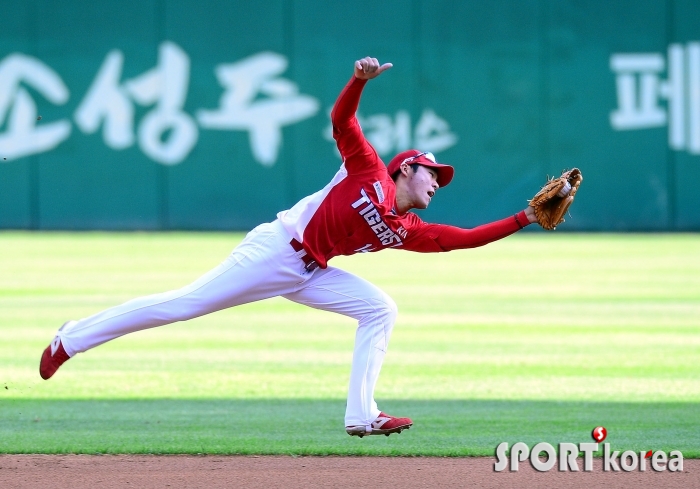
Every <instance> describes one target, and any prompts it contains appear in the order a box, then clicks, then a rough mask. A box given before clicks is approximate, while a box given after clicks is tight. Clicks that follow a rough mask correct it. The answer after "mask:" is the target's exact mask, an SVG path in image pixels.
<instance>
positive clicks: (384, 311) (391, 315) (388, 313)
mask: <svg viewBox="0 0 700 489" xmlns="http://www.w3.org/2000/svg"><path fill="white" fill-rule="evenodd" d="M380 304H381V305H380V307H379V309H380V314H381V316H382V317H383V318H384V322H385V323H387V325H388V327H389V328H391V327H393V326H394V322H395V321H396V316H398V314H399V307H398V306H397V305H396V302H394V299H392V298H391V297H389V296H388V295H386V294H384V296H383V297H382V299H381V301H380Z"/></svg>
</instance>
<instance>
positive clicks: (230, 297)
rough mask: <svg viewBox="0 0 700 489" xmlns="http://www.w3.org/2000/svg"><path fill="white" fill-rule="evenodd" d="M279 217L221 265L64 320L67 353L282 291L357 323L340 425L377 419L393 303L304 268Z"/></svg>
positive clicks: (333, 274)
mask: <svg viewBox="0 0 700 489" xmlns="http://www.w3.org/2000/svg"><path fill="white" fill-rule="evenodd" d="M290 240H291V237H290V236H289V234H288V233H287V231H286V230H285V229H284V227H283V226H282V225H281V223H280V222H279V221H274V222H271V223H266V224H261V225H260V226H258V227H256V228H255V229H253V230H252V231H251V232H250V233H248V235H247V236H246V237H245V239H244V240H243V241H242V242H241V244H240V245H238V246H237V247H236V248H235V249H234V250H233V251H232V252H231V254H230V255H229V257H228V258H227V259H226V260H225V261H224V262H223V263H221V264H220V265H219V266H217V267H216V268H214V269H213V270H211V271H210V272H208V273H206V274H205V275H203V276H202V277H200V278H199V279H197V280H195V281H194V282H193V283H191V284H190V285H187V286H185V287H183V288H181V289H178V290H173V291H170V292H164V293H161V294H155V295H150V296H146V297H140V298H138V299H133V300H131V301H128V302H126V303H124V304H122V305H120V306H116V307H112V308H110V309H106V310H104V311H102V312H99V313H97V314H95V315H93V316H90V317H87V318H84V319H81V320H80V321H74V322H71V323H68V324H66V325H65V326H64V327H63V328H62V329H61V330H59V332H58V336H59V337H60V338H61V342H62V343H63V347H64V349H65V350H66V353H68V355H70V356H74V355H75V354H77V353H80V352H83V351H86V350H89V349H90V348H94V347H96V346H98V345H101V344H102V343H105V342H107V341H109V340H112V339H114V338H118V337H119V336H122V335H125V334H127V333H132V332H134V331H140V330H143V329H147V328H153V327H156V326H162V325H165V324H170V323H173V322H176V321H186V320H188V319H192V318H195V317H198V316H203V315H204V314H209V313H212V312H215V311H219V310H221V309H225V308H228V307H233V306H237V305H239V304H245V303H248V302H253V301H258V300H261V299H266V298H268V297H274V296H283V297H285V298H287V299H289V300H292V301H294V302H298V303H300V304H305V305H307V306H310V307H314V308H317V309H323V310H325V311H333V312H337V313H339V314H343V315H345V316H350V317H352V318H355V319H357V320H358V327H357V332H356V335H355V348H354V353H353V360H352V369H351V371H350V385H349V390H348V402H347V410H346V413H345V425H346V426H361V425H364V426H366V427H368V428H369V426H370V425H371V423H372V421H374V420H375V419H376V418H377V416H379V413H380V411H379V409H378V408H377V403H376V402H375V401H374V388H375V385H376V383H377V378H378V377H379V371H380V369H381V366H382V362H383V361H384V355H385V353H386V348H387V345H388V343H389V338H390V336H391V331H392V328H393V325H394V321H395V319H396V313H397V309H396V304H395V303H394V301H393V300H392V299H391V298H390V297H389V296H388V295H387V294H385V293H384V292H382V291H381V290H380V289H379V288H377V287H376V286H374V285H372V284H371V283H369V282H367V281H366V280H364V279H361V278H359V277H357V276H355V275H353V274H351V273H348V272H345V271H343V270H340V269H337V268H333V267H328V268H326V269H325V270H324V269H321V268H317V269H316V270H313V271H311V272H307V271H306V270H305V268H304V266H305V265H304V262H303V261H302V260H301V258H300V257H301V256H302V255H303V254H304V251H303V250H302V251H300V252H295V251H294V249H293V248H292V246H291V245H290V244H289V242H290Z"/></svg>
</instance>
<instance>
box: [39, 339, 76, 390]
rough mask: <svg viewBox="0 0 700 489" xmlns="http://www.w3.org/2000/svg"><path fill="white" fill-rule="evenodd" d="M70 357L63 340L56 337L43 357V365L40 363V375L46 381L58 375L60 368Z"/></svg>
mask: <svg viewBox="0 0 700 489" xmlns="http://www.w3.org/2000/svg"><path fill="white" fill-rule="evenodd" d="M69 358H70V357H69V356H68V353H66V350H64V349H63V344H61V338H60V337H58V336H56V337H55V338H54V339H53V341H52V342H51V344H50V345H49V346H47V347H46V350H44V354H43V355H41V363H39V375H41V378H42V379H44V380H49V379H50V378H51V376H53V374H55V373H56V370H58V367H60V366H61V365H63V364H64V363H65V362H66V360H68V359H69Z"/></svg>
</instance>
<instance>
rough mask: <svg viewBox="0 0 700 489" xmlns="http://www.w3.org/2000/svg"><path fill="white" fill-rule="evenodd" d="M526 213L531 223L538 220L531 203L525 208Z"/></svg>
mask: <svg viewBox="0 0 700 489" xmlns="http://www.w3.org/2000/svg"><path fill="white" fill-rule="evenodd" d="M525 215H526V216H527V220H528V221H530V224H532V223H535V222H537V216H536V215H535V208H534V207H532V206H531V205H529V206H527V208H526V209H525Z"/></svg>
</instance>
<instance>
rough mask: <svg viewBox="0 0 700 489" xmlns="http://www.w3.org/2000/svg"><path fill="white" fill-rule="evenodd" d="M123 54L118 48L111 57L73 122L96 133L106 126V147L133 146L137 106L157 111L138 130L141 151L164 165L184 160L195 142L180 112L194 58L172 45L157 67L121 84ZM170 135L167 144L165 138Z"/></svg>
mask: <svg viewBox="0 0 700 489" xmlns="http://www.w3.org/2000/svg"><path fill="white" fill-rule="evenodd" d="M123 64H124V55H123V54H122V53H121V52H120V51H118V50H114V51H112V52H110V53H109V54H108V55H107V58H106V59H105V61H104V63H103V64H102V67H101V68H100V71H99V73H98V75H97V76H96V77H95V80H94V82H93V83H92V86H91V87H90V89H89V90H88V93H87V95H86V96H85V98H84V99H83V101H82V102H81V104H80V106H79V107H78V109H77V110H76V112H75V122H76V124H77V125H78V127H80V129H82V130H83V131H84V132H86V133H88V134H92V133H94V132H96V131H97V130H98V129H99V127H100V125H101V124H102V125H103V138H104V141H105V143H106V144H107V145H108V146H109V147H111V148H114V149H124V148H128V147H129V146H131V145H133V144H134V129H133V127H134V105H133V102H134V101H135V102H137V103H138V104H139V105H142V106H150V105H153V104H155V107H154V108H153V109H152V110H150V111H149V112H148V113H147V114H146V115H145V116H144V118H143V119H142V121H141V123H140V124H139V128H138V142H139V147H140V148H141V150H142V151H143V152H144V153H145V154H146V155H147V156H149V157H150V158H152V159H153V160H155V161H157V162H159V163H163V164H166V165H174V164H177V163H180V162H182V161H183V160H184V159H185V158H186V157H187V155H188V154H189V153H190V151H191V150H192V148H193V147H194V145H195V144H196V142H197V138H198V135H199V134H198V130H197V125H196V124H195V123H194V121H193V120H192V117H190V116H189V115H188V114H187V113H186V112H184V111H183V110H182V109H183V107H184V105H185V99H186V98H187V88H188V85H189V76H190V74H189V70H190V60H189V57H188V56H187V54H186V53H185V52H184V51H183V50H182V49H180V48H179V47H178V46H177V45H176V44H174V43H172V42H163V43H162V44H161V45H160V47H159V50H158V66H157V67H156V68H153V69H152V70H150V71H147V72H146V73H144V74H142V75H140V76H138V77H136V78H133V79H131V80H127V81H126V82H124V83H123V84H120V82H119V81H120V79H121V74H122V67H123ZM167 132H169V135H168V138H167V140H163V139H162V136H163V134H165V133H167Z"/></svg>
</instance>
